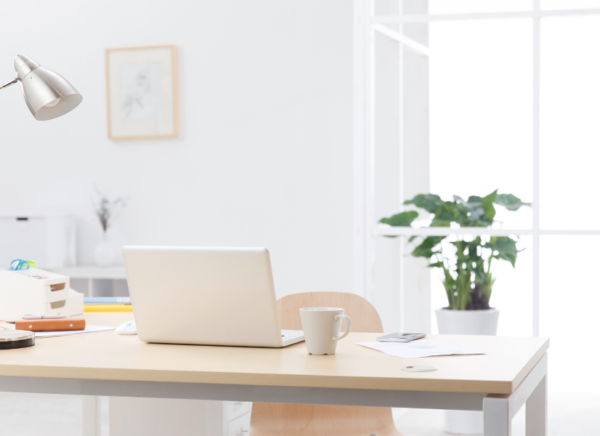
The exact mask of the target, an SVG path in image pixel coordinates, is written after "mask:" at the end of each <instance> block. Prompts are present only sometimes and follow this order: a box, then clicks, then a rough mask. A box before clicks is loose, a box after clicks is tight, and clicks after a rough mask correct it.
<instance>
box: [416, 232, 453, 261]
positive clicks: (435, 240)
mask: <svg viewBox="0 0 600 436" xmlns="http://www.w3.org/2000/svg"><path fill="white" fill-rule="evenodd" d="M444 238H445V236H428V237H426V238H425V239H423V242H421V244H420V245H417V246H416V247H415V249H414V250H413V252H412V253H411V254H412V255H413V256H414V257H427V258H430V257H433V256H434V255H436V254H437V253H440V252H441V251H440V250H436V251H434V248H435V247H436V246H437V245H438V244H439V243H440V242H442V240H444ZM440 248H441V247H440Z"/></svg>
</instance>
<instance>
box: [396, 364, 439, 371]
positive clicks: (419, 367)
mask: <svg viewBox="0 0 600 436" xmlns="http://www.w3.org/2000/svg"><path fill="white" fill-rule="evenodd" d="M400 369H402V371H408V372H429V371H437V368H436V367H435V366H426V365H410V366H405V367H403V368H400Z"/></svg>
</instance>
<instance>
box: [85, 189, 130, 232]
mask: <svg viewBox="0 0 600 436" xmlns="http://www.w3.org/2000/svg"><path fill="white" fill-rule="evenodd" d="M94 189H95V191H96V197H97V198H95V199H92V204H93V205H94V211H95V213H96V216H97V217H98V220H99V221H100V225H101V226H102V230H103V231H104V232H106V231H107V230H108V229H109V228H110V226H111V225H112V224H113V223H114V221H115V219H116V218H117V217H118V215H119V213H120V212H121V211H122V210H123V209H124V208H125V207H126V206H127V203H128V202H129V199H128V198H127V197H118V198H116V199H114V200H111V199H109V198H108V196H107V195H105V194H103V193H102V192H101V191H100V190H99V189H98V188H96V187H94Z"/></svg>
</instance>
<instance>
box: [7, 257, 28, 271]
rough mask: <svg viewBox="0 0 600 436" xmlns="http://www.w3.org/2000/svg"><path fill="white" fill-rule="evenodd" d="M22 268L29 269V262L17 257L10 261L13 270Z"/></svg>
mask: <svg viewBox="0 0 600 436" xmlns="http://www.w3.org/2000/svg"><path fill="white" fill-rule="evenodd" d="M22 269H29V262H27V261H26V260H23V259H15V260H13V261H12V262H11V263H10V270H11V271H20V270H22Z"/></svg>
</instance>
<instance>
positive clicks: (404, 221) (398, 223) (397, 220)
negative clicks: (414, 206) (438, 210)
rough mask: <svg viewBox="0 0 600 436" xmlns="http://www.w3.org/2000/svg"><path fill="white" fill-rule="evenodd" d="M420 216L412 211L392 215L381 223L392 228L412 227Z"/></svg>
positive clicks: (381, 220)
mask: <svg viewBox="0 0 600 436" xmlns="http://www.w3.org/2000/svg"><path fill="white" fill-rule="evenodd" d="M418 216H419V213H418V212H415V211H414V210H411V211H409V212H401V213H397V214H396V215H392V216H391V217H389V218H381V219H380V220H379V222H380V223H383V224H389V225H390V226H392V227H410V225H411V224H412V222H413V221H414V220H415V219H416V218H417V217H418Z"/></svg>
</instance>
